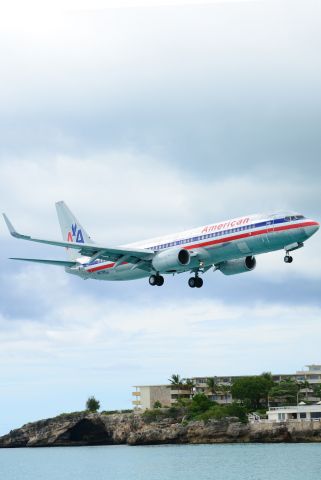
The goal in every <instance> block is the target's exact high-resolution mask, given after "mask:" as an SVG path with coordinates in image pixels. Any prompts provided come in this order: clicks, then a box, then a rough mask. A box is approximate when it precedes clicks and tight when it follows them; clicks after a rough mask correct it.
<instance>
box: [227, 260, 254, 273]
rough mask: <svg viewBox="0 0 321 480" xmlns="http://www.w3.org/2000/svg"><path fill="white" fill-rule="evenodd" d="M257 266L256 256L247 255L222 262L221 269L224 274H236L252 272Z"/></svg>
mask: <svg viewBox="0 0 321 480" xmlns="http://www.w3.org/2000/svg"><path fill="white" fill-rule="evenodd" d="M255 267H256V259H255V257H245V258H238V259H236V260H227V261H226V262H222V263H221V264H220V266H219V269H220V270H221V272H222V273H224V275H236V274H237V273H244V272H251V271H252V270H254V268H255Z"/></svg>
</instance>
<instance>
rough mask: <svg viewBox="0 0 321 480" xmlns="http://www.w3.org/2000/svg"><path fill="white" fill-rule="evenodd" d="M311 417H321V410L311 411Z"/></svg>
mask: <svg viewBox="0 0 321 480" xmlns="http://www.w3.org/2000/svg"><path fill="white" fill-rule="evenodd" d="M311 418H321V412H311Z"/></svg>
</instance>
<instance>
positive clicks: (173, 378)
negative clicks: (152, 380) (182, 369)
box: [168, 373, 183, 387]
mask: <svg viewBox="0 0 321 480" xmlns="http://www.w3.org/2000/svg"><path fill="white" fill-rule="evenodd" d="M168 381H169V382H170V384H171V385H175V386H176V387H181V386H182V385H183V379H182V378H181V377H180V375H178V373H173V375H172V376H171V378H169V379H168Z"/></svg>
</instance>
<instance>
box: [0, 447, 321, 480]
mask: <svg viewBox="0 0 321 480" xmlns="http://www.w3.org/2000/svg"><path fill="white" fill-rule="evenodd" d="M0 478H1V479H3V480H26V479H28V480H53V479H54V480H65V479H68V480H106V479H108V480H109V479H112V480H128V479H134V480H180V479H182V480H212V479H213V480H236V479H237V480H304V479H306V480H320V479H321V444H306V443H305V444H269V445H264V444H243V445H242V444H241V445H235V444H234V445H163V446H148V447H128V446H124V445H122V446H104V447H65V448H60V447H57V448H35V449H27V448H23V449H0Z"/></svg>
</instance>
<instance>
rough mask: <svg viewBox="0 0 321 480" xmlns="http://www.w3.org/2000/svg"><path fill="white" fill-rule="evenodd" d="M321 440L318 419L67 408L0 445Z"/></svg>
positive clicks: (10, 435)
mask: <svg viewBox="0 0 321 480" xmlns="http://www.w3.org/2000/svg"><path fill="white" fill-rule="evenodd" d="M233 442H321V422H298V423H289V424H285V423H283V424H276V423H274V424H273V423H255V424H247V425H245V424H243V423H241V422H239V421H238V419H237V418H227V419H223V420H210V421H208V422H205V423H204V422H196V421H193V422H186V421H184V418H167V417H166V416H163V417H162V418H161V419H158V420H157V421H151V420H150V419H148V418H146V416H144V415H142V414H139V413H128V414H114V415H104V414H88V413H85V412H84V413H77V414H65V415H60V416H58V417H55V418H49V419H46V420H40V421H38V422H33V423H28V424H26V425H24V426H23V427H21V428H19V429H16V430H12V431H11V432H10V433H8V434H7V435H4V436H3V437H0V447H2V448H8V447H12V448H13V447H44V446H77V445H117V444H128V445H157V444H165V443H177V444H178V443H195V444H196V443H233Z"/></svg>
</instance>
